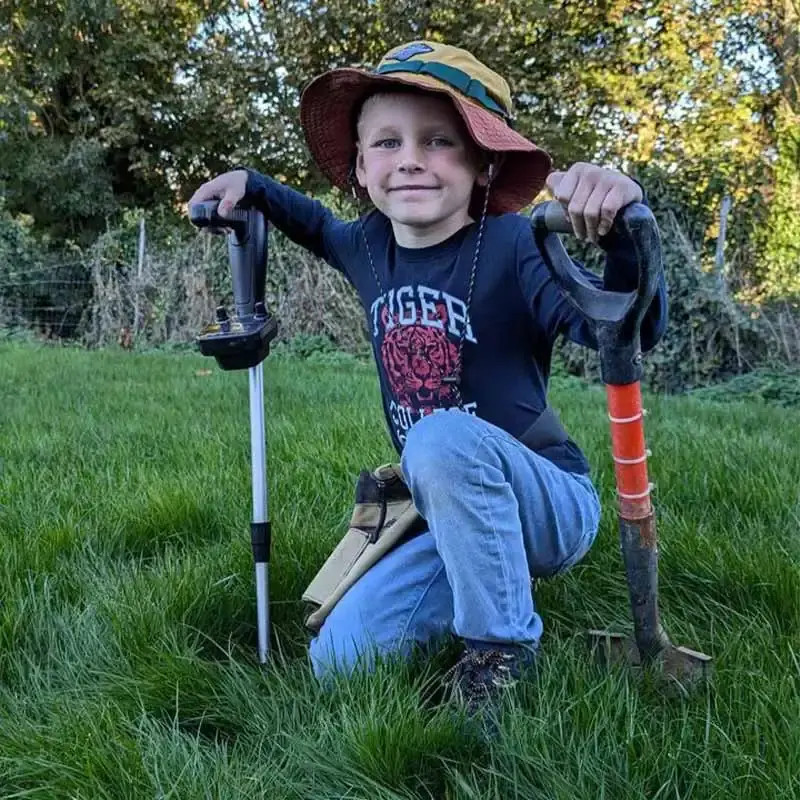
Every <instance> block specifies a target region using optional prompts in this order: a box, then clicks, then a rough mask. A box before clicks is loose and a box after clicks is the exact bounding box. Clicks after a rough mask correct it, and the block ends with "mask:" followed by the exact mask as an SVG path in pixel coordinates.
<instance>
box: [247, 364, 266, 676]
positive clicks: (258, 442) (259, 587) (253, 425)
mask: <svg viewBox="0 0 800 800" xmlns="http://www.w3.org/2000/svg"><path fill="white" fill-rule="evenodd" d="M249 373H250V462H251V467H252V478H253V522H254V523H266V522H267V521H268V520H269V515H268V494H267V457H266V448H267V441H266V439H267V436H266V428H265V425H264V369H263V362H262V363H259V364H257V365H256V366H255V367H250V369H249ZM255 572H256V618H257V623H258V659H259V661H260V662H261V663H262V664H263V663H265V662H266V660H267V656H268V653H269V563H266V562H264V563H259V562H257V563H256V565H255Z"/></svg>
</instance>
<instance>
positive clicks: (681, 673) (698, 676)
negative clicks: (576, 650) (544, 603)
mask: <svg viewBox="0 0 800 800" xmlns="http://www.w3.org/2000/svg"><path fill="white" fill-rule="evenodd" d="M587 635H588V639H589V647H590V649H591V650H592V652H593V654H594V657H595V659H596V661H597V662H598V663H599V664H600V665H601V666H612V665H617V664H623V665H626V666H629V667H633V668H634V669H636V670H637V671H638V670H641V668H642V658H641V655H640V653H639V649H638V647H637V646H636V642H635V640H634V639H633V637H631V636H625V635H623V634H621V633H612V632H611V631H602V630H590V631H588V632H587ZM650 665H652V666H655V667H656V668H657V669H658V671H659V672H660V673H661V674H662V675H663V676H664V677H665V678H667V679H671V680H674V681H677V682H678V683H679V684H680V685H682V686H688V685H693V684H695V683H698V682H700V681H704V680H706V679H708V678H709V677H710V676H711V668H712V658H711V656H707V655H706V654H705V653H701V652H699V651H697V650H690V649H689V648H688V647H676V646H675V645H668V646H667V647H665V648H664V649H663V650H661V652H660V653H659V654H658V655H657V656H656V657H655V658H653V659H651V662H650V663H649V664H648V666H650Z"/></svg>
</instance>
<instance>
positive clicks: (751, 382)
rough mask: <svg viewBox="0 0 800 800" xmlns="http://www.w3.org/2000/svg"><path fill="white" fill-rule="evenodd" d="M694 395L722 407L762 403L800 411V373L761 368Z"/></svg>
mask: <svg viewBox="0 0 800 800" xmlns="http://www.w3.org/2000/svg"><path fill="white" fill-rule="evenodd" d="M692 395H693V396H694V397H699V398H701V399H703V400H712V401H714V402H718V403H730V402H734V401H737V400H760V401H763V402H765V403H770V404H772V405H778V406H782V407H784V408H800V369H788V368H780V367H778V368H770V367H761V368H759V369H754V370H753V371H752V372H749V373H748V374H747V375H738V376H737V377H735V378H732V379H731V380H729V381H725V382H724V383H720V384H717V385H716V386H707V387H704V388H702V389H696V390H695V391H694V392H692Z"/></svg>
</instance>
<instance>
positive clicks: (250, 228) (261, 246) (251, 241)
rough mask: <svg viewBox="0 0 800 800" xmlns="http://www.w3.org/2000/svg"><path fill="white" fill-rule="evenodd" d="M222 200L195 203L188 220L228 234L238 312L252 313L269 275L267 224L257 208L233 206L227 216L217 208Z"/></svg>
mask: <svg viewBox="0 0 800 800" xmlns="http://www.w3.org/2000/svg"><path fill="white" fill-rule="evenodd" d="M218 208H219V200H207V201H205V202H204V203H192V204H191V205H190V206H189V219H190V220H191V222H192V224H193V225H195V226H196V227H198V228H207V229H208V230H209V232H210V233H221V234H227V236H228V256H229V258H230V262H231V277H232V281H233V299H234V303H235V305H236V315H237V316H238V317H240V318H241V317H245V316H249V315H252V314H253V312H254V308H255V304H256V303H258V302H263V300H264V290H265V288H266V278H267V224H266V222H265V221H264V215H263V214H262V213H261V212H260V211H256V210H255V209H244V208H234V209H232V210H231V211H230V214H229V216H228V217H221V216H220V215H219V214H218V213H217V210H218Z"/></svg>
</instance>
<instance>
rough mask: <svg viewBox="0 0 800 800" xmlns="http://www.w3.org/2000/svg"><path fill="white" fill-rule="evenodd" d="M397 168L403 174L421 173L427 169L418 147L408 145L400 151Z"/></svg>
mask: <svg viewBox="0 0 800 800" xmlns="http://www.w3.org/2000/svg"><path fill="white" fill-rule="evenodd" d="M397 167H398V169H399V170H400V171H401V172H420V171H421V170H423V169H424V168H425V165H424V161H423V159H422V155H421V153H420V151H419V148H418V147H414V146H413V145H407V146H405V147H403V149H402V150H401V151H400V158H399V159H398V162H397Z"/></svg>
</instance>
